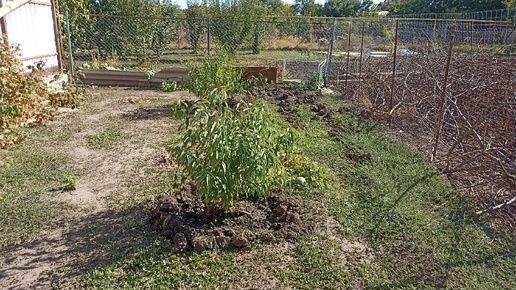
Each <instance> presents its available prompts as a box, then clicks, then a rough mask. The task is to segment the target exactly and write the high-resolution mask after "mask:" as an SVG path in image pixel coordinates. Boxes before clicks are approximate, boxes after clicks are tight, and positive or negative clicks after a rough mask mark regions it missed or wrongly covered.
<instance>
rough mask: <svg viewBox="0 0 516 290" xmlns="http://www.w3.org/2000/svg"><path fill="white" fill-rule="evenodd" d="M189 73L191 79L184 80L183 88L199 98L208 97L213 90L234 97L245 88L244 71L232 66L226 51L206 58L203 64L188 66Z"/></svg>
mask: <svg viewBox="0 0 516 290" xmlns="http://www.w3.org/2000/svg"><path fill="white" fill-rule="evenodd" d="M187 72H188V75H189V76H190V78H191V79H190V80H183V81H182V84H181V87H182V89H185V90H188V91H190V92H192V93H194V94H195V95H197V96H208V95H210V93H211V91H213V89H217V90H218V91H219V92H225V93H226V94H227V95H229V96H232V95H234V94H236V93H239V92H241V91H243V90H244V88H245V84H244V83H242V74H243V73H244V69H243V68H238V67H233V66H231V64H230V55H229V53H228V52H227V51H225V50H220V51H219V52H218V53H217V55H216V56H214V57H206V58H205V59H204V61H203V62H202V63H201V64H188V66H187Z"/></svg>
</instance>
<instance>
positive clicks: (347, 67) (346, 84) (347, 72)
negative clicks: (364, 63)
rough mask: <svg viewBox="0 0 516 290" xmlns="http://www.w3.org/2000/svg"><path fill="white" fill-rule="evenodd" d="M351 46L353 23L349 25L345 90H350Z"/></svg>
mask: <svg viewBox="0 0 516 290" xmlns="http://www.w3.org/2000/svg"><path fill="white" fill-rule="evenodd" d="M350 46H351V22H349V23H348V47H347V48H348V57H347V59H346V82H345V84H344V89H345V90H347V89H348V75H349V50H350Z"/></svg>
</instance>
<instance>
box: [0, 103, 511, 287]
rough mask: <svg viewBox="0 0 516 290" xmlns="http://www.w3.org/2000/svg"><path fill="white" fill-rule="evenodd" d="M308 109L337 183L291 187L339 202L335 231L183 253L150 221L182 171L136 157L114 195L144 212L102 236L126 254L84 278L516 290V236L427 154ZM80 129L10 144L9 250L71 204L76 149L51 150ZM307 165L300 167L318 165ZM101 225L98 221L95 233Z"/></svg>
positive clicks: (38, 132) (304, 149)
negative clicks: (287, 242)
mask: <svg viewBox="0 0 516 290" xmlns="http://www.w3.org/2000/svg"><path fill="white" fill-rule="evenodd" d="M322 102H323V103H324V104H325V105H327V106H330V107H332V108H333V109H334V110H336V109H337V108H341V107H346V105H345V104H343V103H342V101H341V100H340V99H339V97H337V96H333V97H330V96H328V97H325V98H324V100H322ZM298 109H299V116H298V117H297V119H298V120H297V121H300V122H302V123H303V125H304V129H302V130H298V131H299V137H298V139H297V143H296V147H297V148H296V154H299V155H300V156H304V157H308V158H309V159H310V160H311V161H314V162H317V164H318V166H319V167H320V170H317V171H314V173H313V174H314V176H315V177H316V178H318V179H317V180H319V179H323V180H324V181H325V184H327V186H325V187H324V186H321V187H320V188H318V189H317V191H314V192H312V191H306V190H304V189H300V188H297V187H294V186H293V187H291V188H289V190H290V192H291V193H292V194H297V195H300V196H302V197H303V198H306V199H316V200H317V201H318V202H320V203H321V207H322V208H325V209H326V210H328V212H329V213H330V214H331V215H332V217H331V218H333V219H335V220H336V222H337V225H336V229H335V233H334V234H335V237H334V239H331V240H330V239H324V238H321V237H319V236H311V237H305V238H303V239H302V240H301V241H300V242H298V243H296V244H295V245H293V246H292V247H291V248H288V249H287V248H285V250H284V252H281V251H282V250H281V249H279V250H278V249H277V251H278V252H279V254H278V255H276V254H271V252H267V249H269V247H272V248H274V247H275V244H272V245H266V244H260V243H258V242H257V243H256V244H254V245H253V250H252V251H251V252H250V253H246V252H239V251H234V252H233V251H224V250H214V251H211V252H205V253H203V254H197V253H185V254H178V255H172V254H170V253H169V251H170V244H169V243H168V242H165V241H163V240H162V239H161V238H160V237H158V235H157V234H156V233H154V232H153V231H152V230H151V229H150V226H149V225H148V224H146V218H147V215H146V211H148V210H149V208H150V207H152V205H153V203H152V202H151V201H152V200H154V199H156V198H157V197H159V196H160V195H161V194H163V193H166V192H173V191H174V189H175V187H174V184H175V183H176V182H179V181H180V180H181V179H182V178H181V177H182V173H181V172H180V171H179V170H177V169H176V168H173V169H171V168H170V167H168V168H167V167H164V168H161V167H157V166H155V163H153V162H152V161H150V160H140V159H135V160H134V162H135V166H137V168H136V170H135V178H134V179H133V180H131V181H130V182H128V183H127V185H126V186H127V192H125V191H124V193H123V194H122V193H120V192H113V193H112V194H111V195H108V196H107V197H106V200H107V201H108V205H109V206H110V208H111V210H113V211H116V212H122V213H134V212H138V213H139V214H128V215H126V216H124V218H123V219H124V223H123V224H114V225H113V226H114V227H117V226H119V227H120V228H123V231H127V233H129V234H128V235H129V236H130V239H129V240H123V241H121V240H117V238H118V236H116V235H115V234H113V236H112V237H108V238H107V240H108V242H101V241H99V243H104V244H102V245H101V246H102V247H103V248H101V249H104V250H105V251H106V252H110V253H111V252H114V253H116V254H115V256H114V257H113V259H112V260H108V262H106V263H105V264H99V265H96V267H94V269H92V270H90V271H88V272H86V273H84V274H83V276H82V277H81V279H80V281H79V282H77V285H75V286H77V287H79V288H100V289H120V288H127V289H176V288H188V287H190V288H196V289H197V288H232V287H233V288H238V287H242V288H252V287H255V288H267V287H266V285H265V286H264V285H261V284H259V283H261V282H263V281H264V277H265V279H269V280H271V279H274V281H276V282H277V284H275V285H276V287H277V288H296V289H316V288H319V289H342V288H358V287H362V288H394V289H399V288H416V289H419V288H439V287H448V288H471V289H515V288H516V280H515V279H514V273H516V257H515V253H516V244H515V242H514V238H513V237H511V236H510V235H509V234H508V233H507V232H506V231H504V230H503V229H502V228H499V227H495V226H493V221H491V220H490V218H489V217H488V216H483V217H481V218H479V217H476V216H475V215H474V208H473V205H472V204H471V202H470V201H469V200H467V199H466V198H464V197H462V196H461V195H460V194H458V193H457V192H456V191H455V190H454V189H453V188H452V187H451V186H450V185H449V183H448V181H447V180H446V178H444V177H443V176H440V175H439V174H437V173H436V171H435V169H434V168H433V167H432V165H431V163H430V162H429V161H428V160H427V159H426V158H424V157H422V156H421V155H419V154H418V153H417V152H416V150H414V149H411V148H409V147H408V146H406V145H404V144H401V143H399V142H395V141H392V140H391V139H389V138H388V137H387V136H386V135H385V134H384V133H383V132H382V129H381V128H380V127H379V126H375V125H373V124H370V123H368V122H366V121H364V120H363V119H361V118H360V117H357V116H355V115H353V114H352V113H349V112H348V113H345V114H343V115H335V116H333V117H332V121H333V122H335V123H338V124H339V125H341V126H343V127H345V128H348V130H346V131H345V132H341V133H339V134H337V135H335V136H333V137H330V134H329V132H330V131H331V128H329V127H328V126H327V124H326V123H325V122H324V121H322V120H321V119H320V117H319V116H317V115H315V114H313V113H310V112H309V111H307V110H306V109H303V108H301V107H299V108H298ZM273 118H274V122H275V126H277V127H278V128H280V129H281V128H284V127H285V126H288V124H286V122H285V120H284V119H283V118H282V117H281V116H280V115H279V114H278V113H274V114H273ZM76 129H77V128H72V129H63V130H60V131H55V132H54V131H50V130H47V129H45V128H39V129H31V131H30V132H31V133H30V138H34V139H35V140H34V141H36V142H43V144H45V145H46V146H36V145H31V142H26V143H24V144H22V145H18V146H16V147H14V148H13V149H11V150H7V151H0V161H1V164H0V165H1V166H0V185H1V186H0V252H1V253H3V252H5V251H8V250H10V249H12V245H14V243H16V242H18V241H23V240H29V239H30V238H31V237H33V236H34V235H35V234H36V233H38V232H39V231H40V230H41V229H46V228H48V227H51V226H52V220H53V218H54V217H55V216H56V213H57V212H58V210H59V209H60V208H61V207H62V206H63V205H62V204H59V203H55V202H52V201H51V200H52V194H53V192H52V190H54V189H57V188H59V186H61V184H60V182H61V181H62V180H63V178H64V176H65V174H67V175H69V176H73V175H72V174H77V173H75V172H72V171H71V170H70V169H68V168H67V167H66V162H67V158H66V157H65V156H62V155H59V154H56V153H53V152H48V151H45V149H43V148H48V147H49V145H51V144H53V142H61V141H63V140H67V139H68V138H70V135H71V132H72V131H75V130H76ZM167 136H168V135H167ZM131 137H132V135H130V134H126V133H122V132H119V131H118V130H116V129H114V128H109V129H106V130H104V131H102V132H100V133H98V134H95V135H90V136H89V137H87V138H88V140H89V141H90V142H92V145H93V146H101V147H102V146H106V147H109V146H111V145H114V144H116V143H117V142H118V141H120V140H121V139H122V138H131ZM167 138H175V137H174V136H172V135H170V136H169V137H167ZM173 143H175V141H174V140H171V141H170V142H169V143H167V144H173ZM349 152H353V153H355V154H364V153H369V154H370V155H371V160H364V161H361V162H354V161H351V160H349V159H348V158H347V157H346V154H347V153H349ZM299 162H300V163H299V164H298V165H299V166H298V167H299V168H298V167H295V168H296V170H295V171H294V173H295V175H301V174H303V170H310V169H311V168H313V167H314V165H306V166H305V165H304V163H302V162H301V161H299ZM296 166H297V165H296ZM303 166H305V167H303ZM228 222H238V221H237V220H234V221H228ZM101 226H102V225H91V226H88V227H87V228H85V229H84V232H85V235H87V234H88V233H91V232H95V231H97V227H101ZM316 227H319V225H316ZM343 239H349V240H352V241H359V242H360V243H361V244H364V245H366V246H367V247H368V248H369V252H368V254H367V255H364V254H363V253H358V252H354V251H345V250H343V249H342V247H341V244H342V243H341V242H342V240H343ZM244 262H245V263H244ZM261 286H263V287H261Z"/></svg>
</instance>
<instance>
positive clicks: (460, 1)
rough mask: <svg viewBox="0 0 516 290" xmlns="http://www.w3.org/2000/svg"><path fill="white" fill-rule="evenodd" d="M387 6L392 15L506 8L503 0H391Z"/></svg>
mask: <svg viewBox="0 0 516 290" xmlns="http://www.w3.org/2000/svg"><path fill="white" fill-rule="evenodd" d="M510 1H513V0H510ZM387 5H388V7H389V12H390V13H391V14H419V13H445V12H448V13H462V12H470V11H483V10H494V9H501V8H504V7H505V6H504V2H503V0H391V1H388V2H387Z"/></svg>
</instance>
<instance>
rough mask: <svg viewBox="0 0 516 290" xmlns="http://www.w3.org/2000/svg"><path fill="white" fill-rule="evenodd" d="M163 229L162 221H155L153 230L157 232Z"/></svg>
mask: <svg viewBox="0 0 516 290" xmlns="http://www.w3.org/2000/svg"><path fill="white" fill-rule="evenodd" d="M160 228H161V221H160V220H154V223H153V224H152V229H153V230H155V231H159V230H160Z"/></svg>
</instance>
